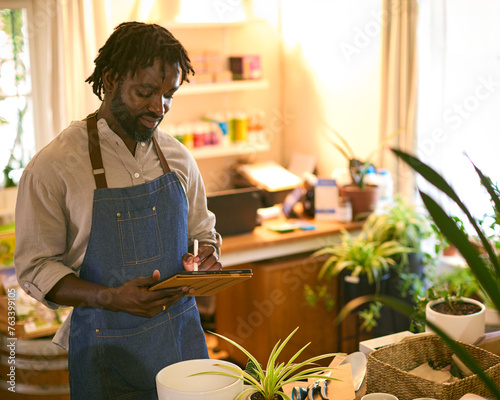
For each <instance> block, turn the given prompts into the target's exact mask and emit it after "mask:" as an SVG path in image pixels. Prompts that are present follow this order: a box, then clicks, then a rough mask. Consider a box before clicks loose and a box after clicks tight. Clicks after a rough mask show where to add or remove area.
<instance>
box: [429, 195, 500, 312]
mask: <svg viewBox="0 0 500 400" xmlns="http://www.w3.org/2000/svg"><path fill="white" fill-rule="evenodd" d="M420 196H421V197H422V200H423V202H424V204H425V206H426V207H427V209H428V210H429V213H430V214H431V216H432V218H433V219H434V222H435V223H436V225H437V226H438V228H439V229H440V230H441V231H442V232H443V233H444V235H445V236H446V237H447V238H448V240H449V241H450V242H451V243H452V244H453V245H454V246H455V247H456V248H457V249H460V253H461V254H462V255H463V257H464V258H465V261H467V264H468V265H469V268H470V269H471V270H472V272H473V273H474V275H475V276H476V278H477V280H478V281H479V282H480V283H481V285H482V286H483V288H484V289H485V291H486V293H488V295H489V296H490V298H491V300H492V301H493V303H494V304H495V307H496V308H497V310H500V288H499V286H498V281H497V279H496V277H494V276H493V275H492V274H491V272H490V270H489V269H488V267H487V265H486V264H485V262H484V261H483V260H482V259H481V257H480V255H479V252H478V250H477V248H476V247H475V246H473V245H472V244H471V243H470V241H469V238H468V236H467V235H466V234H465V233H464V232H462V230H460V228H458V227H457V225H456V223H455V221H454V220H453V218H451V217H449V216H448V215H447V214H446V213H445V212H444V211H443V209H442V208H441V207H440V206H439V205H438V204H437V203H436V202H435V201H434V200H433V199H432V198H431V197H429V196H428V195H427V194H425V193H423V192H422V191H420Z"/></svg>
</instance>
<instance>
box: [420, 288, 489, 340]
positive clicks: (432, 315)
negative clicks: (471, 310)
mask: <svg viewBox="0 0 500 400" xmlns="http://www.w3.org/2000/svg"><path fill="white" fill-rule="evenodd" d="M463 301H465V302H467V303H472V304H476V305H478V306H479V307H480V308H481V310H480V311H479V312H477V313H475V314H470V315H447V314H441V313H438V312H436V311H434V310H432V308H431V307H432V306H433V305H434V304H436V303H440V302H442V300H433V301H430V302H428V303H427V306H426V308H425V317H426V319H427V321H429V322H431V323H433V324H434V325H436V326H437V327H438V328H440V329H442V330H443V331H444V332H445V333H446V334H447V335H448V336H450V337H451V338H452V339H454V340H459V341H461V342H464V343H469V344H474V343H475V342H476V340H477V339H479V338H480V337H481V336H482V335H484V326H485V315H486V307H485V306H484V304H483V303H481V302H480V301H477V300H474V299H468V298H463ZM425 331H426V332H432V330H431V329H430V328H429V327H427V326H426V327H425Z"/></svg>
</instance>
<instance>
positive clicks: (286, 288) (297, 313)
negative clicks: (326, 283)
mask: <svg viewBox="0 0 500 400" xmlns="http://www.w3.org/2000/svg"><path fill="white" fill-rule="evenodd" d="M320 266H321V264H320V263H319V262H318V261H316V260H314V259H312V258H310V257H309V254H301V255H295V256H291V257H284V258H280V259H277V260H275V261H270V260H267V261H261V262H254V263H249V264H245V265H243V266H241V267H244V268H251V269H252V270H253V273H254V276H253V278H252V279H249V280H248V281H245V282H243V283H241V284H239V285H235V286H233V287H231V288H228V289H227V290H224V291H221V292H219V293H218V294H217V296H216V314H215V322H216V327H217V332H218V333H220V334H222V335H224V336H227V337H228V338H230V339H233V340H235V341H236V342H237V343H239V344H241V345H242V346H243V347H245V348H246V349H247V350H248V351H249V352H250V353H251V354H253V355H254V356H255V357H256V358H257V360H258V361H259V362H260V363H261V364H265V363H266V362H267V358H268V355H269V354H270V353H271V350H272V348H273V347H274V345H275V344H276V342H277V341H278V340H281V341H283V340H284V339H285V338H286V337H287V336H288V335H289V334H290V333H291V332H292V331H293V330H294V329H295V328H296V327H299V330H298V331H297V332H296V333H295V335H294V336H293V337H292V339H291V340H290V342H289V343H288V344H287V346H286V347H285V349H284V351H283V353H282V355H281V357H280V358H279V360H280V361H288V360H289V359H290V357H291V356H293V355H294V354H295V353H296V352H297V351H298V350H299V349H300V348H301V347H303V346H304V345H306V344H307V343H309V342H311V344H310V345H309V346H308V347H307V349H306V350H304V352H303V353H302V355H301V357H300V360H305V359H306V358H310V357H313V356H316V355H320V354H324V353H329V352H335V351H336V350H337V326H336V324H335V317H336V315H337V313H336V311H335V310H332V311H327V310H326V309H325V307H322V306H317V307H310V306H308V305H307V304H306V302H305V298H304V285H305V284H309V285H311V286H314V285H315V282H316V277H317V273H318V271H319V268H320ZM336 291H337V289H336V285H335V282H334V284H333V285H332V295H333V296H336ZM219 345H220V347H221V348H222V349H223V350H225V351H227V352H228V353H229V355H230V357H231V358H232V359H234V360H235V361H236V362H237V363H239V364H241V365H245V364H246V361H247V357H246V356H245V355H244V354H243V353H242V352H240V351H239V350H238V349H236V348H234V347H233V346H232V345H229V344H228V343H227V342H225V341H220V342H219ZM329 361H331V360H327V361H325V362H324V363H326V364H327V365H328V363H329Z"/></svg>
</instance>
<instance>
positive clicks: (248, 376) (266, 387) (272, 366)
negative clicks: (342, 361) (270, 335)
mask: <svg viewBox="0 0 500 400" xmlns="http://www.w3.org/2000/svg"><path fill="white" fill-rule="evenodd" d="M297 329H299V328H298V327H297V328H295V329H294V331H293V332H292V333H290V335H288V337H287V338H286V339H285V340H284V341H283V343H280V341H279V340H278V342H277V343H276V345H275V346H274V348H273V350H272V351H271V354H270V356H269V360H268V362H267V366H266V369H263V368H262V366H261V365H260V364H259V362H258V361H257V360H256V359H255V357H254V356H252V355H251V354H250V353H249V352H248V351H247V350H246V349H245V348H243V347H242V346H241V345H239V344H238V343H236V342H235V341H233V340H231V339H229V338H227V337H225V336H223V335H220V334H218V333H214V335H216V336H218V337H220V338H221V339H223V340H226V341H227V342H229V343H231V344H232V345H233V346H235V347H236V348H238V349H239V350H241V351H242V352H243V353H245V355H246V356H247V357H248V363H247V366H246V368H245V370H244V371H241V370H240V369H238V368H236V367H231V366H228V365H222V364H215V365H217V366H219V367H222V368H225V369H227V370H228V371H229V372H217V371H207V372H200V373H199V374H196V375H202V374H213V375H225V376H230V377H233V378H237V379H241V380H242V381H243V383H244V384H246V385H249V386H251V387H250V388H248V389H245V390H243V391H242V392H241V393H240V394H239V395H238V396H237V397H236V398H235V400H241V399H243V398H246V396H249V395H252V394H254V393H260V394H261V395H262V396H263V398H264V400H274V399H276V398H279V397H278V396H281V398H283V399H285V400H291V399H290V397H289V396H288V395H287V394H285V392H284V391H283V386H285V385H286V384H288V383H292V382H297V381H299V380H304V379H318V380H322V379H327V380H337V379H336V378H333V377H330V376H329V375H328V374H326V373H325V372H328V371H331V370H332V369H333V368H330V367H321V366H314V367H310V368H306V369H304V368H305V367H307V366H308V365H313V364H314V363H316V362H317V361H319V360H323V359H325V358H329V357H335V356H336V355H337V353H329V354H324V355H320V356H316V357H312V358H309V359H308V360H306V361H302V362H298V363H295V362H294V361H295V360H296V359H297V358H298V357H299V356H300V354H301V353H302V352H303V351H304V349H305V348H306V347H308V346H309V344H310V343H308V344H306V345H305V346H304V347H302V348H301V349H300V350H299V351H298V352H297V353H295V355H293V356H292V358H291V359H290V360H289V361H288V362H287V363H284V362H281V363H279V364H278V363H277V359H278V357H279V355H280V353H281V352H282V350H283V348H284V347H285V346H286V344H287V343H288V342H289V340H290V339H291V337H292V336H293V335H294V334H295V332H297Z"/></svg>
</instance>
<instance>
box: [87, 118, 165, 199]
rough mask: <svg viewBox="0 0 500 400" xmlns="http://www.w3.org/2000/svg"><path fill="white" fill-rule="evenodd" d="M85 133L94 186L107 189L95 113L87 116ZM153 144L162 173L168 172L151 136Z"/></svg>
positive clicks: (163, 157)
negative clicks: (86, 134) (87, 138)
mask: <svg viewBox="0 0 500 400" xmlns="http://www.w3.org/2000/svg"><path fill="white" fill-rule="evenodd" d="M87 132H88V136H89V154H90V163H91V164H92V173H93V175H94V180H95V185H96V187H97V189H104V188H107V187H108V184H107V182H106V174H105V171H104V165H103V163H102V155H101V146H100V144H99V133H98V130H97V111H96V112H95V113H92V114H89V115H88V116H87ZM153 144H154V145H155V149H156V153H157V154H158V158H159V159H160V163H161V166H162V168H163V173H165V174H166V173H167V172H170V167H169V166H168V163H167V160H166V158H165V155H164V154H163V152H162V151H161V149H160V146H159V145H158V141H157V140H156V138H155V137H154V136H153Z"/></svg>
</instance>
